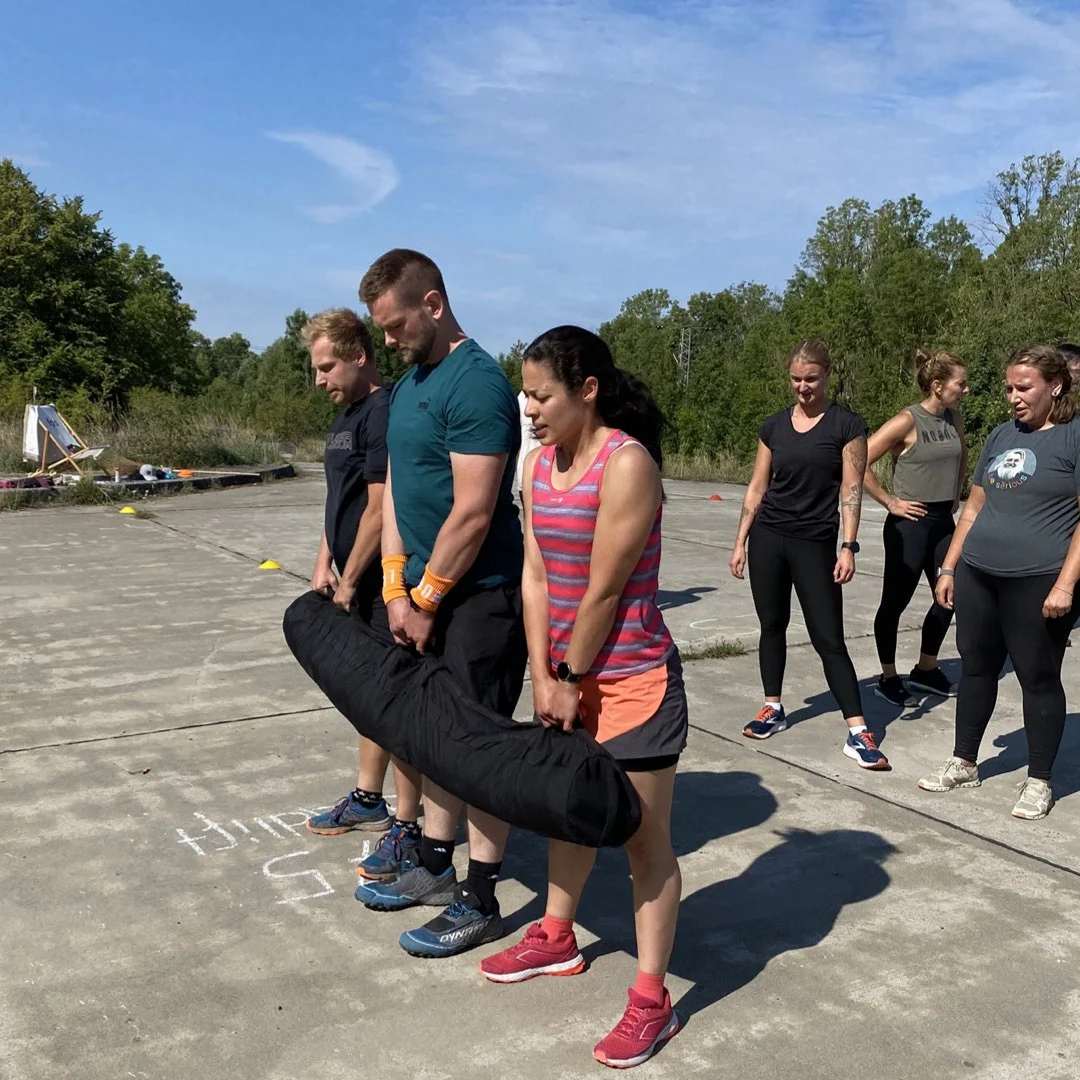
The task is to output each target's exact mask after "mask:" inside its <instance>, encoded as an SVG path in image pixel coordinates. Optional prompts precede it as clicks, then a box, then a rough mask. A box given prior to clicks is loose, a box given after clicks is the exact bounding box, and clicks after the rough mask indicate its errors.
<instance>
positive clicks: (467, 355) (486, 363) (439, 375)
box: [386, 338, 524, 587]
mask: <svg viewBox="0 0 1080 1080" xmlns="http://www.w3.org/2000/svg"><path fill="white" fill-rule="evenodd" d="M386 446H387V449H388V450H389V452H390V479H391V484H392V485H393V491H394V515H395V517H396V518H397V527H398V532H399V533H400V534H401V539H402V540H403V541H404V542H405V551H406V552H407V553H408V555H409V563H408V566H406V568H405V577H406V580H407V581H408V582H409V584H410V585H415V584H417V583H418V582H419V581H420V579H421V578H422V577H423V576H424V567H425V566H426V565H427V562H428V560H429V559H430V558H431V551H432V549H433V548H434V546H435V538H436V537H437V536H438V535H439V530H440V529H441V528H442V526H443V522H445V521H446V519H447V518H448V517H449V516H450V510H451V508H452V507H453V505H454V480H453V473H452V472H451V469H450V455H451V454H452V453H454V454H506V455H507V457H506V469H505V470H504V472H503V478H502V484H501V486H500V487H499V498H498V500H497V502H496V503H495V512H494V514H493V515H492V519H491V528H490V529H489V530H488V534H487V537H486V539H485V540H484V544H483V546H482V547H481V548H480V552H479V554H478V555H477V556H476V561H475V562H474V563H473V565H472V566H471V567H470V569H469V572H468V573H467V574H466V575H465V577H464V578H463V580H464V581H465V582H468V583H469V584H472V585H480V586H484V587H487V586H490V585H499V584H502V583H503V582H505V581H516V580H517V579H518V578H520V577H521V567H522V562H523V561H524V546H523V543H522V538H521V522H520V520H519V517H518V508H517V504H516V503H515V502H514V495H513V489H512V483H513V479H514V462H515V460H516V458H517V453H518V448H519V447H520V446H521V422H520V418H519V416H518V403H517V398H516V397H515V395H514V391H513V388H512V387H511V386H510V382H509V380H508V379H507V378H506V375H505V374H503V370H502V368H500V367H499V365H498V364H497V363H496V362H495V360H494V359H493V358H492V356H491V355H490V354H488V353H486V352H485V351H484V350H483V349H481V348H480V346H479V345H477V344H476V342H475V341H473V340H472V338H467V339H466V340H465V341H463V342H462V343H461V344H460V345H458V347H457V348H456V349H454V350H453V352H451V353H450V354H449V355H448V356H447V357H446V358H445V359H444V360H441V361H440V362H439V363H438V364H436V365H435V366H434V367H427V366H423V365H419V364H418V365H417V366H416V367H414V368H411V369H410V370H409V371H407V372H406V373H405V374H404V375H402V377H401V378H400V379H399V380H398V381H397V383H396V384H395V385H394V388H393V390H392V391H391V395H390V422H389V426H388V428H387V433H386Z"/></svg>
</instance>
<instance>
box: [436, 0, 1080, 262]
mask: <svg viewBox="0 0 1080 1080" xmlns="http://www.w3.org/2000/svg"><path fill="white" fill-rule="evenodd" d="M764 8H766V5H760V4H757V3H751V2H749V0H747V2H743V3H727V4H708V3H695V4H675V5H668V6H666V7H664V8H660V7H657V9H656V10H655V12H654V13H652V14H648V13H643V10H642V8H641V6H640V5H635V7H634V9H633V10H629V9H628V7H627V5H624V4H616V3H613V2H605V0H557V2H533V3H524V4H523V3H517V2H514V3H510V2H508V0H494V2H489V3H488V2H486V3H482V4H480V5H478V6H474V7H472V8H470V9H469V12H468V14H466V15H462V13H460V12H458V11H456V10H455V12H454V14H453V16H452V17H449V16H448V17H446V19H445V20H444V21H443V22H441V23H440V25H439V26H438V28H437V31H438V32H433V33H429V34H428V35H426V37H425V40H426V41H429V42H432V43H435V42H437V45H436V44H432V45H430V46H428V45H421V46H420V49H421V53H420V55H419V56H418V57H417V63H416V64H415V70H417V71H418V72H420V73H421V74H420V77H419V80H418V83H417V89H416V93H417V94H418V96H419V98H420V99H421V103H422V104H426V105H427V107H428V108H429V109H430V110H432V113H433V116H438V117H439V118H441V123H433V124H432V126H431V127H430V128H429V130H428V135H429V137H431V138H433V139H437V138H439V137H440V132H442V133H444V134H443V137H444V138H445V139H446V142H445V144H444V146H445V149H446V150H447V151H449V152H450V153H452V154H453V153H461V154H463V155H469V157H470V159H471V160H470V163H471V164H475V161H476V158H477V157H479V158H480V159H481V160H488V161H494V162H495V163H496V166H495V167H496V168H497V169H498V170H499V171H502V172H504V173H507V174H509V175H511V176H512V177H513V178H514V180H515V182H516V183H517V184H518V185H519V186H520V187H521V189H522V190H524V191H526V192H528V193H529V196H528V197H526V198H523V200H522V202H523V204H524V206H525V208H526V209H527V210H528V211H529V212H530V213H531V214H532V215H533V217H534V218H535V220H536V221H537V222H538V225H539V227H540V228H542V229H543V230H544V232H545V234H546V236H547V238H549V239H550V240H553V241H554V242H555V243H556V244H564V245H573V247H574V248H576V249H579V250H580V248H581V247H582V246H595V245H596V244H597V243H600V244H601V245H602V246H607V247H610V248H612V249H615V250H618V249H620V248H621V247H623V246H624V243H625V246H626V247H628V248H629V247H632V246H634V245H637V246H638V247H639V249H640V247H641V245H643V244H644V245H648V244H649V243H654V244H658V245H660V246H661V247H664V248H669V249H670V248H673V247H681V248H682V249H683V250H685V249H687V248H688V247H689V248H693V247H695V246H697V247H699V248H700V247H702V246H706V245H715V244H716V243H717V242H722V241H724V240H730V239H739V240H742V241H746V240H748V239H750V238H752V237H753V236H754V235H761V236H766V237H776V236H779V235H791V236H792V237H793V241H792V242H793V249H794V250H793V252H792V254H793V255H794V254H795V253H796V252H797V245H798V243H801V237H804V236H805V235H806V234H807V232H808V231H809V229H810V228H812V226H813V221H814V220H815V219H816V218H817V216H818V215H820V213H821V212H822V211H823V210H824V209H825V207H826V206H827V205H829V204H833V203H836V202H838V201H839V200H841V199H843V198H845V197H847V196H848V195H859V196H862V197H865V198H867V199H869V200H871V201H880V200H881V199H884V198H895V197H899V196H902V195H905V194H907V193H909V192H916V193H917V194H919V195H920V196H922V197H923V198H924V199H925V200H926V201H927V202H928V203H930V204H931V205H933V203H934V201H935V200H955V199H957V198H959V197H961V196H963V197H965V198H967V197H970V196H971V194H972V193H973V192H974V191H976V190H978V189H980V188H981V187H982V186H983V185H984V184H985V183H986V182H987V181H988V180H989V179H990V178H991V177H992V176H993V174H994V173H995V172H996V171H997V170H999V169H1001V168H1003V167H1004V166H1006V165H1007V164H1008V163H1009V162H1010V161H1012V160H1016V159H1018V158H1019V157H1021V156H1023V155H1024V154H1027V153H1038V152H1041V151H1043V150H1048V149H1061V150H1062V151H1063V152H1065V153H1067V154H1073V153H1078V152H1080V108H1078V105H1080V94H1078V90H1077V83H1076V81H1075V80H1073V79H1072V77H1071V71H1072V70H1073V69H1074V68H1075V65H1076V63H1077V62H1078V61H1080V16H1078V14H1077V13H1075V12H1074V11H1073V10H1071V9H1070V10H1061V11H1056V12H1055V11H1054V10H1053V9H1050V8H1047V7H1046V6H1045V5H1042V6H1039V7H1036V6H1035V5H1034V4H1033V3H1027V2H1020V0H907V2H905V3H899V4H897V3H892V2H890V0H862V2H858V3H854V4H851V5H845V6H844V8H843V11H842V13H841V14H839V15H838V14H837V10H838V9H837V7H836V6H835V5H831V4H825V3H815V2H813V0H811V2H809V3H807V2H806V0H781V2H778V3H777V4H775V5H771V6H769V7H768V10H767V11H765V10H763V9H764ZM1046 139H1050V140H1051V141H1050V142H1046V141H1045V140H1046ZM795 237H799V239H794V238H795ZM789 265H790V264H789Z"/></svg>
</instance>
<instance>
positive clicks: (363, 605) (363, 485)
mask: <svg viewBox="0 0 1080 1080" xmlns="http://www.w3.org/2000/svg"><path fill="white" fill-rule="evenodd" d="M303 337H304V341H305V343H306V344H307V347H308V350H309V351H310V353H311V367H312V370H313V372H314V375H315V385H316V386H317V387H320V388H321V389H324V390H325V391H326V392H327V394H329V395H330V399H331V400H332V401H333V402H334V403H335V404H337V405H342V406H344V408H343V409H342V411H341V412H340V413H339V414H338V416H337V417H336V419H335V420H334V423H333V424H332V426H331V428H330V431H329V433H328V434H327V437H326V450H325V453H324V455H323V469H324V471H325V474H326V507H325V513H324V524H323V534H322V541H321V543H320V545H319V554H318V556H317V558H316V560H315V568H314V570H313V571H312V574H311V587H312V589H314V590H315V591H316V592H321V593H323V594H324V595H326V596H328V597H330V598H332V600H333V602H334V603H335V604H337V605H338V607H340V608H342V609H343V610H344V611H353V612H355V613H357V614H358V615H359V616H360V617H361V618H363V619H364V620H365V621H366V622H368V623H370V624H371V625H372V626H373V627H374V628H375V629H376V630H377V631H379V632H381V633H382V634H383V635H385V636H386V638H387V640H388V641H389V639H390V634H389V627H388V626H387V620H386V608H385V607H384V606H383V602H382V595H381V593H382V565H381V562H380V559H379V548H380V538H381V535H382V502H383V487H384V485H385V483H386V468H387V465H386V462H387V455H386V426H387V416H388V412H389V394H388V393H387V392H386V391H385V390H384V389H383V383H382V378H381V377H380V375H379V372H378V369H377V368H376V367H375V346H374V344H373V342H372V340H371V334H370V333H369V331H368V328H367V326H366V325H365V323H364V321H363V319H361V317H360V316H359V315H358V314H357V313H356V312H355V311H351V310H349V309H348V308H338V309H333V310H330V311H324V312H322V313H320V314H319V315H316V316H315V317H314V318H312V319H311V320H310V321H309V322H308V323H307V325H306V326H305V327H304V329H303ZM335 571H336V572H335ZM389 764H390V755H389V754H388V753H387V752H386V751H385V750H383V749H382V747H380V746H377V745H376V744H375V743H373V742H371V740H370V739H365V738H363V737H361V738H360V764H359V769H358V775H357V782H356V788H355V790H353V791H351V792H350V793H349V794H348V795H346V796H345V797H344V798H343V799H341V800H339V801H338V803H337V804H336V805H335V806H334V807H333V808H332V809H331V810H328V811H326V812H325V813H322V814H316V815H314V816H313V817H311V818H309V819H308V821H307V827H308V829H309V830H310V831H311V832H313V833H317V834H319V835H320V836H334V835H338V834H340V833H346V832H352V831H353V830H360V831H363V832H372V833H384V834H386V835H385V837H384V840H383V842H382V843H380V844H379V845H378V846H377V847H376V849H375V851H374V852H372V854H371V855H370V856H368V858H366V859H365V860H364V861H363V862H362V863H361V864H360V865H359V866H358V867H357V872H358V873H360V874H361V875H362V876H364V877H368V878H372V879H374V880H381V879H383V878H387V877H393V875H394V874H396V873H397V870H398V867H399V865H400V863H401V860H402V859H403V858H405V857H407V856H408V855H409V854H410V852H412V851H414V850H415V846H416V844H418V843H419V839H420V829H419V826H418V825H417V815H418V812H419V804H420V790H419V783H418V778H414V777H413V776H412V774H411V771H410V773H409V774H406V773H405V772H403V771H402V770H401V769H399V768H397V767H395V788H396V791H397V808H396V815H395V816H394V817H393V818H392V817H391V816H390V812H389V810H388V808H387V805H386V800H385V799H384V798H383V793H382V791H383V783H384V781H385V779H386V770H387V767H388V765H389Z"/></svg>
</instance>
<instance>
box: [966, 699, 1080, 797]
mask: <svg viewBox="0 0 1080 1080" xmlns="http://www.w3.org/2000/svg"><path fill="white" fill-rule="evenodd" d="M1078 721H1080V714H1077V713H1070V714H1069V715H1068V716H1066V717H1065V734H1064V736H1063V737H1062V739H1061V748H1060V749H1059V750H1058V756H1057V760H1056V761H1055V762H1054V775H1053V787H1054V799H1055V800H1056V801H1058V802H1060V801H1061V800H1062V799H1067V798H1068V797H1069V796H1070V795H1075V794H1076V793H1077V792H1078V791H1080V723H1078ZM984 745H985V744H984ZM993 745H994V746H995V747H997V749H998V750H999V751H1000V753H999V754H997V756H996V757H992V758H983V759H982V760H981V761H980V762H979V776H981V777H982V779H983V780H989V779H990V778H991V777H993V776H1005V775H1006V774H1008V773H1011V772H1021V771H1022V772H1024V775H1026V770H1027V764H1028V744H1027V735H1026V733H1025V731H1024V729H1023V728H1022V727H1019V728H1017V729H1016V730H1015V731H1010V732H1008V733H1007V734H1005V735H998V736H997V737H996V738H995V739H994V741H993ZM1021 779H1023V777H1017V781H1018V782H1019V780H1021Z"/></svg>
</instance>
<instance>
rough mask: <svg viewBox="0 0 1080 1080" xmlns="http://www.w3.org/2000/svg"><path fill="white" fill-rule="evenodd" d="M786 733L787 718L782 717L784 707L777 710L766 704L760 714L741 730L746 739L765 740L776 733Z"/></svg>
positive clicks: (773, 706)
mask: <svg viewBox="0 0 1080 1080" xmlns="http://www.w3.org/2000/svg"><path fill="white" fill-rule="evenodd" d="M780 731H787V717H786V716H785V715H784V706H783V705H781V706H780V707H779V708H777V707H776V706H775V705H768V704H766V705H765V706H764V707H763V708H762V710H761V712H759V713H758V714H757V716H755V717H754V719H753V720H751V721H750V723H749V724H747V725H746V727H744V728H743V729H742V733H743V734H744V735H745V736H746V737H747V738H748V739H767V738H768V737H769V736H770V735H775V734H777V732H780Z"/></svg>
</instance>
